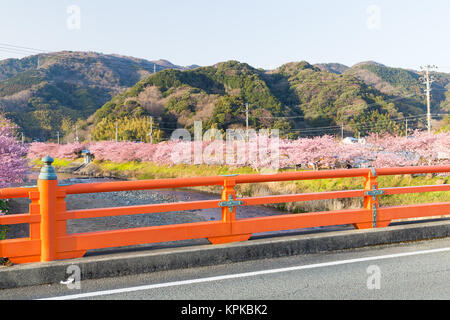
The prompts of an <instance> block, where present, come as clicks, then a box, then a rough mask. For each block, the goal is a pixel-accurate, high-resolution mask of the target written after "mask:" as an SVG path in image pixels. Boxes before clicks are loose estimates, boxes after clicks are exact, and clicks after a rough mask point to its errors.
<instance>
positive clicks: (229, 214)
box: [222, 179, 236, 222]
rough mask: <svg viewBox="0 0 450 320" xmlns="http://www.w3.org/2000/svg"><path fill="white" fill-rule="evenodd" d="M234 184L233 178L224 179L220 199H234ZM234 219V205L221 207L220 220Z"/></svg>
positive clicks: (229, 220) (228, 220) (230, 220)
mask: <svg viewBox="0 0 450 320" xmlns="http://www.w3.org/2000/svg"><path fill="white" fill-rule="evenodd" d="M235 186H236V182H235V181H234V179H225V180H224V182H223V190H222V201H230V200H234V199H236V191H235V190H234V187H235ZM230 196H231V197H230ZM231 208H232V210H231ZM235 219H236V207H222V222H232V221H234V220H235Z"/></svg>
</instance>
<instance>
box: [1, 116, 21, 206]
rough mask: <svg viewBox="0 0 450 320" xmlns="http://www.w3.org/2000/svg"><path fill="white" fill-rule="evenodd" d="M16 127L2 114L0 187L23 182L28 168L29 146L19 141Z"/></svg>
mask: <svg viewBox="0 0 450 320" xmlns="http://www.w3.org/2000/svg"><path fill="white" fill-rule="evenodd" d="M15 129H16V128H15V126H13V125H12V124H11V122H10V121H8V120H7V119H5V118H4V117H2V116H0V188H4V187H7V186H10V185H11V184H14V183H21V182H23V178H24V175H25V173H26V172H27V169H28V167H27V159H26V155H27V147H26V146H23V145H21V144H20V143H19V142H18V141H17V138H16V134H15ZM0 209H1V208H0ZM2 212H4V211H2Z"/></svg>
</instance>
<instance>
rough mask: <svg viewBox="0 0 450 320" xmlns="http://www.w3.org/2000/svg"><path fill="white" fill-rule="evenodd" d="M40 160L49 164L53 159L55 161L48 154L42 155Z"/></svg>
mask: <svg viewBox="0 0 450 320" xmlns="http://www.w3.org/2000/svg"><path fill="white" fill-rule="evenodd" d="M41 161H42V162H44V163H45V164H47V165H51V164H52V163H53V161H55V160H53V158H52V157H50V156H49V155H46V156H45V157H43V158H42V159H41Z"/></svg>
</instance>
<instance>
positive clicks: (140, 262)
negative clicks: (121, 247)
mask: <svg viewBox="0 0 450 320" xmlns="http://www.w3.org/2000/svg"><path fill="white" fill-rule="evenodd" d="M449 236H450V221H448V220H441V221H438V222H421V223H412V224H404V225H396V226H390V227H388V228H380V229H367V230H345V231H333V232H326V233H318V234H303V235H295V236H289V235H287V236H282V237H273V238H260V239H254V240H249V241H246V242H237V243H230V244H223V245H197V246H190V247H182V248H170V249H156V250H155V249H154V250H148V251H139V252H126V253H116V254H104V255H97V256H88V257H84V258H80V259H70V260H61V261H53V262H46V263H30V264H23V265H14V266H11V267H0V289H7V288H15V287H24V286H31V285H41V284H47V283H59V282H60V281H61V280H64V279H66V277H67V274H66V270H67V267H68V266H70V265H77V266H79V267H80V269H81V278H82V280H87V279H98V278H106V277H117V276H124V275H131V274H139V273H147V272H155V271H162V270H173V269H182V268H190V267H199V266H208V265H215V264H224V263H229V262H238V261H246V260H256V259H264V258H275V257H283V256H291V255H299V254H308V253H318V252H324V251H334V250H343V249H353V248H360V247H366V246H374V245H383V244H393V243H399V242H406V241H420V240H429V239H436V238H445V237H449Z"/></svg>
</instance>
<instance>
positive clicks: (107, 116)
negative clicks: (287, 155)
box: [0, 52, 450, 141]
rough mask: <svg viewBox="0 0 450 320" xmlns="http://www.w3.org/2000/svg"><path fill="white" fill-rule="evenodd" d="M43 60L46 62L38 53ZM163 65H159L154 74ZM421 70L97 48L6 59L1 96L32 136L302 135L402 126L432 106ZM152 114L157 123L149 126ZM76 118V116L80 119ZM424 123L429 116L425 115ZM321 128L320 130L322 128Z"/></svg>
mask: <svg viewBox="0 0 450 320" xmlns="http://www.w3.org/2000/svg"><path fill="white" fill-rule="evenodd" d="M38 60H39V61H38ZM155 67H156V71H157V72H156V73H155V74H153V71H154V68H155ZM420 76H421V75H420V74H419V73H418V72H417V71H413V70H406V69H400V68H391V67H387V66H384V65H382V64H379V63H375V62H363V63H359V64H357V65H355V66H352V67H346V66H344V65H341V64H338V63H325V64H316V65H311V64H309V63H308V62H306V61H301V62H290V63H286V64H284V65H282V66H280V67H279V68H277V69H275V70H263V69H256V68H254V67H252V66H250V65H248V64H246V63H241V62H238V61H226V62H221V63H217V64H215V65H213V66H207V67H200V66H197V65H192V66H189V67H179V66H176V65H173V64H172V63H170V62H168V61H166V60H158V61H153V62H152V61H146V60H141V59H135V58H130V57H121V56H116V55H102V54H98V53H83V52H60V53H56V54H49V55H39V56H31V57H28V58H24V59H20V60H17V59H8V60H3V61H0V104H2V106H3V108H4V109H5V111H6V113H7V115H8V116H9V117H10V118H12V119H13V120H14V121H15V122H16V123H17V124H18V125H19V126H21V127H22V128H23V130H24V132H25V135H26V136H27V137H30V138H40V139H49V138H50V139H55V134H54V133H55V132H56V131H60V133H61V135H63V134H66V135H69V137H70V139H73V134H74V133H73V131H74V127H76V128H77V129H78V131H79V132H78V133H79V134H81V135H82V136H83V137H84V138H92V139H96V140H104V139H113V138H114V137H115V132H116V126H117V130H118V133H119V138H120V139H125V140H144V141H145V140H148V139H149V137H148V133H149V131H150V126H151V127H152V129H153V138H154V141H158V140H161V139H167V138H168V137H170V133H171V132H172V131H173V129H175V128H180V127H181V128H187V129H189V130H192V129H193V123H194V121H196V120H201V121H202V123H203V128H204V129H208V128H211V127H214V128H217V129H219V130H223V131H224V130H226V129H227V128H244V127H245V120H246V112H245V110H246V106H248V109H249V126H250V127H251V128H255V129H260V128H276V129H280V132H281V134H282V135H283V136H287V137H297V136H299V135H300V136H304V135H316V134H324V133H328V134H336V133H338V132H339V133H340V130H341V129H340V128H341V126H343V127H344V129H345V130H346V131H347V132H351V133H354V134H358V133H359V134H363V135H364V134H366V133H368V132H384V131H389V132H396V133H398V132H403V130H404V122H403V121H399V119H400V120H401V119H403V118H404V117H407V116H421V115H423V114H424V113H425V112H426V105H425V98H424V94H423V89H424V85H423V84H422V82H421V80H420ZM435 76H436V81H435V82H434V83H433V91H432V106H433V107H432V112H433V113H448V112H449V110H450V75H449V74H445V73H437V74H435ZM150 117H151V121H152V124H151V125H150ZM75 122H77V125H76V126H75ZM416 125H417V126H420V125H422V126H423V124H422V123H417V124H416ZM315 128H316V129H315Z"/></svg>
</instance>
